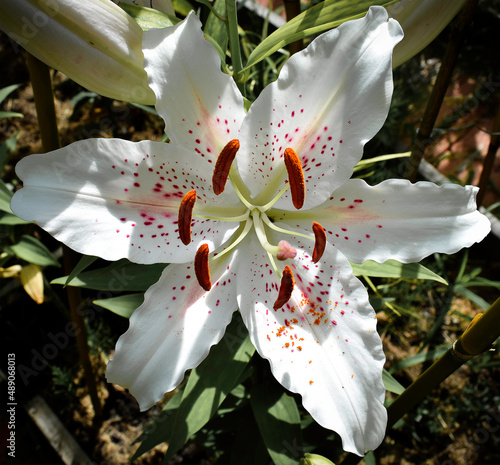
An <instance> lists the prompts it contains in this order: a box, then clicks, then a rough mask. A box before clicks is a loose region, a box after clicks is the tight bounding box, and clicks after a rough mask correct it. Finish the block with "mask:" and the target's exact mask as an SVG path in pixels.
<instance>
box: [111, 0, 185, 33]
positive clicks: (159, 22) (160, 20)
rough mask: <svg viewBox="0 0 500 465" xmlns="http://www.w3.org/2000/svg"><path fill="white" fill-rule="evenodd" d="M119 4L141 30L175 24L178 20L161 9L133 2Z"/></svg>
mask: <svg viewBox="0 0 500 465" xmlns="http://www.w3.org/2000/svg"><path fill="white" fill-rule="evenodd" d="M119 5H120V7H121V8H122V9H123V10H125V11H126V12H127V13H128V14H129V15H130V16H132V18H134V19H135V21H136V23H137V24H138V25H139V26H140V27H141V29H142V30H146V31H147V30H148V29H153V28H163V27H170V26H175V25H176V24H177V23H178V22H180V19H179V18H176V17H175V16H171V15H168V14H167V13H163V12H162V11H158V10H153V9H151V8H145V7H143V6H137V5H134V4H133V3H123V2H120V3H119Z"/></svg>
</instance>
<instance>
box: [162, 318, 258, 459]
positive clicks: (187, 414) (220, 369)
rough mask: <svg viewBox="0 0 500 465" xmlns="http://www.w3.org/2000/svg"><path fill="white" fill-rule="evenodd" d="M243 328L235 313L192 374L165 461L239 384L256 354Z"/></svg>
mask: <svg viewBox="0 0 500 465" xmlns="http://www.w3.org/2000/svg"><path fill="white" fill-rule="evenodd" d="M242 329H243V331H244V332H245V333H246V329H245V328H244V324H243V322H242V320H241V317H240V316H239V313H238V312H235V316H234V318H233V321H232V322H231V323H230V324H229V326H228V327H227V330H226V334H225V336H224V338H223V339H222V340H221V341H220V342H219V343H218V344H217V345H215V346H214V347H212V349H211V350H210V354H209V355H208V357H207V358H206V359H205V360H204V361H203V362H202V363H201V364H200V365H199V366H198V368H196V369H194V370H193V371H192V372H191V374H190V376H189V380H188V382H187V385H186V388H185V390H184V395H183V397H182V402H181V404H180V406H179V408H178V409H177V413H176V416H175V420H174V425H173V429H172V435H171V437H170V442H169V447H168V449H167V453H166V455H165V457H164V462H167V461H168V460H170V459H171V458H172V457H173V456H174V455H175V453H176V452H177V451H178V450H179V449H180V448H181V447H182V446H183V445H184V444H185V443H186V441H187V440H188V439H189V438H190V437H191V436H192V435H193V434H195V433H196V432H197V431H199V430H200V429H201V428H202V427H203V426H204V425H205V424H206V423H208V421H209V420H210V418H212V417H213V416H214V415H215V413H216V412H217V410H218V408H219V406H220V405H221V403H222V401H223V400H224V399H225V398H226V396H227V395H228V394H229V393H230V392H231V390H232V389H233V388H234V387H235V386H236V385H237V384H238V380H239V377H240V375H241V374H242V373H243V370H244V369H245V367H246V366H247V364H248V362H249V361H250V359H251V358H252V355H253V353H254V351H255V348H254V346H253V345H252V343H251V342H250V338H249V337H248V335H246V336H245V337H241V335H240V334H241V332H242Z"/></svg>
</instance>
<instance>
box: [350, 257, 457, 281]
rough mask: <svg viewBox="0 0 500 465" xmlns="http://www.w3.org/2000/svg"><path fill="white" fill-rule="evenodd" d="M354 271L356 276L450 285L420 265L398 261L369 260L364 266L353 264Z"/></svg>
mask: <svg viewBox="0 0 500 465" xmlns="http://www.w3.org/2000/svg"><path fill="white" fill-rule="evenodd" d="M351 266H352V271H353V272H354V274H355V275H356V276H374V277H377V278H407V279H430V280H432V281H437V282H439V283H442V284H448V283H447V281H446V280H445V279H443V278H442V277H441V276H439V275H437V274H436V273H434V272H433V271H431V270H429V269H428V268H426V267H425V266H424V265H421V264H420V263H400V262H398V261H396V260H387V261H386V262H384V263H377V262H374V261H373V260H367V261H366V262H364V263H362V264H357V263H351Z"/></svg>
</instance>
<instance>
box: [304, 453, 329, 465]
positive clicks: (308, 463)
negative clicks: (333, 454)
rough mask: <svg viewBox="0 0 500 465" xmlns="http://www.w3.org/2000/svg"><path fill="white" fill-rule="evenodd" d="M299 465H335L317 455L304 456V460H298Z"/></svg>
mask: <svg viewBox="0 0 500 465" xmlns="http://www.w3.org/2000/svg"><path fill="white" fill-rule="evenodd" d="M299 465H335V464H334V463H333V462H332V461H330V460H328V459H327V458H326V457H323V456H322V455H318V454H305V455H304V458H302V459H300V462H299Z"/></svg>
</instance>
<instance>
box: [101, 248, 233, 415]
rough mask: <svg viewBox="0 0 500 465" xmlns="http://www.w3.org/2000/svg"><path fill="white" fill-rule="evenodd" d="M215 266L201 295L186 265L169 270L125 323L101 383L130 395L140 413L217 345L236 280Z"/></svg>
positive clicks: (222, 263)
mask: <svg viewBox="0 0 500 465" xmlns="http://www.w3.org/2000/svg"><path fill="white" fill-rule="evenodd" d="M234 260H236V254H233V255H232V257H231V258H226V259H225V260H216V261H215V262H213V263H214V264H213V266H212V267H211V274H212V281H213V283H214V284H213V286H212V289H211V290H210V291H209V292H206V291H204V290H203V289H202V288H201V287H200V285H199V284H198V281H197V280H196V278H195V273H194V269H193V267H192V266H191V265H185V264H181V265H169V266H167V268H166V269H165V270H164V271H163V274H162V275H161V277H160V279H159V281H158V282H157V283H156V284H154V285H153V286H151V287H150V288H149V289H148V291H147V292H146V294H145V296H144V303H143V304H142V305H141V306H140V307H139V308H138V309H137V310H135V311H134V313H133V314H132V316H131V317H130V327H129V329H128V330H127V332H125V333H124V334H123V335H122V336H120V338H119V339H118V342H117V344H116V352H115V355H114V356H113V358H112V360H111V361H110V362H109V363H108V368H107V371H106V377H107V380H108V381H109V382H111V383H115V384H119V385H120V386H123V387H126V388H128V389H129V390H130V392H131V393H132V395H133V396H134V397H135V398H136V399H137V401H138V402H139V405H140V408H141V410H146V409H148V408H149V407H151V406H152V405H153V404H154V403H155V402H158V401H159V400H161V399H162V397H163V395H164V394H165V393H166V392H168V391H171V390H172V389H175V388H176V387H177V386H178V385H179V384H180V383H181V381H182V379H183V377H184V374H185V372H186V370H188V369H190V368H195V367H197V366H198V365H199V364H200V363H201V362H202V360H203V359H204V358H205V357H206V356H207V355H208V352H209V350H210V347H211V346H212V345H214V344H217V342H219V341H220V339H221V338H222V336H223V335H224V332H225V330H226V327H227V325H228V324H229V323H230V322H231V317H232V314H233V312H234V311H235V310H236V308H237V307H236V305H237V304H236V279H235V277H236V276H235V274H234V270H232V269H231V270H230V269H229V268H230V266H229V265H230V263H231V262H234Z"/></svg>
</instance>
